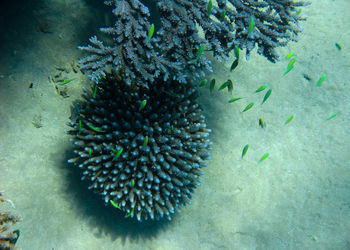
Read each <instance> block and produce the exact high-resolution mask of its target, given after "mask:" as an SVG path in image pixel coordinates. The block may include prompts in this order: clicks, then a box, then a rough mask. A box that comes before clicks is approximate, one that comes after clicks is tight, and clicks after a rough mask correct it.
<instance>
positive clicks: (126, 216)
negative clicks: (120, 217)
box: [125, 209, 134, 218]
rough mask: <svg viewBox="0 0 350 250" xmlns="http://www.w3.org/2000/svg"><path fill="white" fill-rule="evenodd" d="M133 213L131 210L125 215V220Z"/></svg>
mask: <svg viewBox="0 0 350 250" xmlns="http://www.w3.org/2000/svg"><path fill="white" fill-rule="evenodd" d="M133 212H134V209H131V211H130V213H128V214H127V215H125V218H128V217H129V216H130V215H132V213H133Z"/></svg>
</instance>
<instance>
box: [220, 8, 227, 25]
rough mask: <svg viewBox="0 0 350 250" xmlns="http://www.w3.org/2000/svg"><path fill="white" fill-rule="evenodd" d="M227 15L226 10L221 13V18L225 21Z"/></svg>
mask: <svg viewBox="0 0 350 250" xmlns="http://www.w3.org/2000/svg"><path fill="white" fill-rule="evenodd" d="M225 17H226V10H224V11H223V12H222V13H221V18H220V20H221V21H222V22H223V21H224V20H225Z"/></svg>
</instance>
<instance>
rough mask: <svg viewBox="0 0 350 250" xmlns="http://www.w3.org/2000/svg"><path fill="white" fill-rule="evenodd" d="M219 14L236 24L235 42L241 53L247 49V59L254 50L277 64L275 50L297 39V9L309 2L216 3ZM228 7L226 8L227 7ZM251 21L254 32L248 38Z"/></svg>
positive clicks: (234, 0)
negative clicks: (256, 48)
mask: <svg viewBox="0 0 350 250" xmlns="http://www.w3.org/2000/svg"><path fill="white" fill-rule="evenodd" d="M217 2H218V6H219V12H220V13H222V12H223V11H226V17H227V18H228V20H229V22H231V23H234V24H235V34H234V42H235V45H237V46H238V47H239V48H241V49H244V48H245V49H246V55H247V57H248V58H249V54H250V52H251V51H252V50H253V49H254V47H255V46H257V47H258V53H259V54H262V55H263V56H265V57H266V58H267V59H269V60H270V61H272V62H276V60H278V54H277V52H276V50H275V49H276V48H277V47H283V46H285V45H287V43H288V42H289V41H296V40H297V37H296V35H297V34H298V33H299V32H301V31H302V27H301V26H300V25H299V23H298V22H299V21H301V20H305V19H304V18H302V17H300V15H299V14H297V12H298V8H299V7H303V6H306V5H309V4H310V2H305V1H298V2H297V1H290V0H263V1H262V0H260V1H259V0H228V1H225V0H217ZM228 2H229V3H230V4H227V3H228ZM252 19H254V21H255V27H254V31H253V32H252V33H251V35H250V36H249V37H248V27H249V23H250V22H251V20H252Z"/></svg>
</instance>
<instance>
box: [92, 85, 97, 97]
mask: <svg viewBox="0 0 350 250" xmlns="http://www.w3.org/2000/svg"><path fill="white" fill-rule="evenodd" d="M96 93H97V84H95V86H94V91H93V92H92V97H93V98H95V97H96Z"/></svg>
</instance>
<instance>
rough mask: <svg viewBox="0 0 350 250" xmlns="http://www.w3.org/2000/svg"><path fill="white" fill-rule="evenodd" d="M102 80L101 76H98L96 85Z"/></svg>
mask: <svg viewBox="0 0 350 250" xmlns="http://www.w3.org/2000/svg"><path fill="white" fill-rule="evenodd" d="M102 80H103V75H102V74H99V75H98V79H97V83H100V82H101V81H102Z"/></svg>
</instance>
